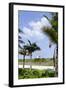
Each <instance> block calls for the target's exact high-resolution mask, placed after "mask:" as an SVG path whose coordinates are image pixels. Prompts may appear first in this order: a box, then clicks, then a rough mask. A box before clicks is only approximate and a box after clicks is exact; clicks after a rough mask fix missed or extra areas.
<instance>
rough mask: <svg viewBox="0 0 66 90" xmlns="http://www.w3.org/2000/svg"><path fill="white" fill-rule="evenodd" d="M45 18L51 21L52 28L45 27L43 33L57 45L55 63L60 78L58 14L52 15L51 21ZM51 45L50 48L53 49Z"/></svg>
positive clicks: (56, 73)
mask: <svg viewBox="0 0 66 90" xmlns="http://www.w3.org/2000/svg"><path fill="white" fill-rule="evenodd" d="M44 17H45V18H46V19H47V20H48V21H49V23H50V24H51V27H43V28H42V31H43V32H44V33H45V34H46V35H47V36H48V37H49V39H50V42H51V43H53V44H55V45H56V47H55V49H54V54H53V60H54V61H53V62H54V67H55V76H58V61H57V60H58V13H52V19H49V18H48V17H47V16H45V15H44ZM51 43H50V45H49V48H50V47H51Z"/></svg>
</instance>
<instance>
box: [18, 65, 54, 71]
mask: <svg viewBox="0 0 66 90" xmlns="http://www.w3.org/2000/svg"><path fill="white" fill-rule="evenodd" d="M19 68H23V65H19ZM25 68H30V65H25ZM32 69H40V70H41V69H53V70H54V66H34V65H33V66H32Z"/></svg>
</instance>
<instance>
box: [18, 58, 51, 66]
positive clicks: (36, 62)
mask: <svg viewBox="0 0 66 90" xmlns="http://www.w3.org/2000/svg"><path fill="white" fill-rule="evenodd" d="M18 61H19V62H18V63H19V65H23V60H22V59H19V60H18ZM31 62H32V65H41V66H53V59H50V60H49V59H44V58H35V59H25V65H30V63H31Z"/></svg>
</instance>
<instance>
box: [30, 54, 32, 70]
mask: <svg viewBox="0 0 66 90" xmlns="http://www.w3.org/2000/svg"><path fill="white" fill-rule="evenodd" d="M30 59H31V60H32V54H31V55H30ZM30 69H32V61H30Z"/></svg>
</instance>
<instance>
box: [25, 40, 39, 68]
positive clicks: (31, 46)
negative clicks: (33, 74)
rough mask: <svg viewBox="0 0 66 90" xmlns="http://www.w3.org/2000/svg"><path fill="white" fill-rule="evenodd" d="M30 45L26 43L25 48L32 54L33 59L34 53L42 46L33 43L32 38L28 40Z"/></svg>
mask: <svg viewBox="0 0 66 90" xmlns="http://www.w3.org/2000/svg"><path fill="white" fill-rule="evenodd" d="M28 42H29V45H25V46H24V47H25V49H26V50H27V51H28V53H29V55H30V59H32V53H33V52H35V51H36V50H40V47H38V46H37V44H36V43H31V42H30V40H28ZM30 69H32V62H31V64H30Z"/></svg>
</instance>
